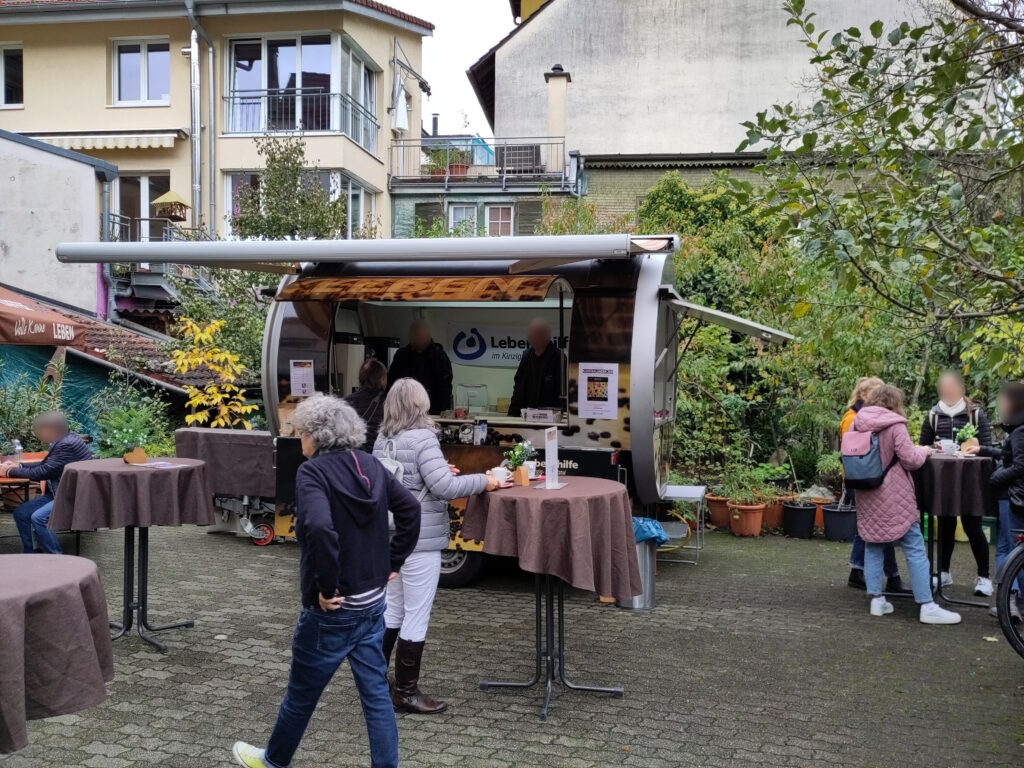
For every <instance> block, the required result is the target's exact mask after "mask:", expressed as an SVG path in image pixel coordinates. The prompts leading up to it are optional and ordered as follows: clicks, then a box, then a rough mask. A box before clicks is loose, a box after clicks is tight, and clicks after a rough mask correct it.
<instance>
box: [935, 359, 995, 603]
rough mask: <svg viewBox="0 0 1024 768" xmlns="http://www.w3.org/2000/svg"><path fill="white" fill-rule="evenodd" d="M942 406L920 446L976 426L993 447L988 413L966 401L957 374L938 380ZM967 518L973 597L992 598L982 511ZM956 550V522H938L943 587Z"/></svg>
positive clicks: (969, 513) (964, 519) (983, 440)
mask: <svg viewBox="0 0 1024 768" xmlns="http://www.w3.org/2000/svg"><path fill="white" fill-rule="evenodd" d="M938 390H939V402H938V403H936V404H935V407H933V408H932V409H931V411H929V412H928V417H927V418H926V419H925V420H924V424H922V425H921V440H920V443H919V444H920V445H924V446H932V445H935V444H936V443H937V442H939V441H940V440H954V441H956V442H960V441H959V440H957V438H956V433H957V432H958V431H959V430H960V429H961V428H963V427H964V426H966V425H968V424H970V425H973V426H974V427H975V428H976V429H977V431H978V434H977V438H978V443H980V444H981V445H984V446H990V445H992V427H991V426H990V425H989V423H988V419H987V418H985V412H984V411H982V410H981V407H980V406H978V405H977V404H976V403H972V402H971V400H970V398H968V397H967V390H966V387H965V386H964V380H963V377H962V376H961V375H960V374H959V373H957V372H956V371H946V372H945V373H943V374H942V375H941V376H939V384H938ZM965 512H966V513H967V514H963V515H961V516H960V521H961V523H962V525H963V527H964V532H965V533H966V534H967V538H968V540H969V541H970V542H971V552H973V553H974V560H975V562H976V563H977V565H978V577H977V579H975V582H974V594H976V595H984V596H985V597H990V596H991V595H992V580H991V578H989V557H988V539H986V538H985V532H984V531H983V530H982V528H981V516H982V514H983V510H980V509H977V510H965ZM954 546H956V518H955V517H940V518H939V565H940V567H939V570H940V571H941V573H940V575H939V578H940V579H942V586H943V587H949V586H952V584H953V577H952V576H951V575H950V572H949V567H950V563H951V562H952V559H953V547H954Z"/></svg>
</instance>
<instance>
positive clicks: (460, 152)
mask: <svg viewBox="0 0 1024 768" xmlns="http://www.w3.org/2000/svg"><path fill="white" fill-rule="evenodd" d="M390 170H391V176H390V179H389V184H390V185H391V186H394V185H395V184H410V185H443V186H444V188H445V189H448V188H450V187H452V186H458V185H471V184H481V183H483V184H496V185H500V186H501V188H502V189H505V188H506V187H508V186H510V185H518V186H521V185H524V184H535V185H538V186H544V185H547V186H551V187H556V188H559V189H566V188H567V187H568V185H569V177H568V163H567V158H566V155H565V139H564V138H562V137H560V136H559V137H550V136H548V137H517V138H494V139H483V138H478V137H472V138H466V139H463V138H458V139H447V138H441V137H432V136H424V137H422V138H419V139H397V140H395V141H393V142H392V143H391V148H390Z"/></svg>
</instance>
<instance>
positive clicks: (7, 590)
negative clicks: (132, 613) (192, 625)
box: [0, 554, 114, 752]
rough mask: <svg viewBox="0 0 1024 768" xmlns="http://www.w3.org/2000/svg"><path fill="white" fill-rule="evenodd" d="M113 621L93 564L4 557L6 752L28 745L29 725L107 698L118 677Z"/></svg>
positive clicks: (0, 587) (1, 705) (1, 672)
mask: <svg viewBox="0 0 1024 768" xmlns="http://www.w3.org/2000/svg"><path fill="white" fill-rule="evenodd" d="M108 622H109V613H108V610H107V599H106V596H105V594H104V592H103V584H102V582H101V581H100V575H99V571H98V570H97V568H96V564H95V563H94V562H92V561H91V560H86V559H85V558H82V557H71V556H69V555H38V554H33V555H0V649H2V652H0V752H12V751H15V750H18V749H21V748H22V747H24V746H25V745H26V744H27V743H28V730H27V727H26V721H28V720H37V719H40V718H44V717H52V716H54V715H63V714H69V713H71V712H78V711H79V710H82V709H85V708H87V707H92V706H95V705H96V704H99V703H100V702H102V701H103V700H104V699H105V698H106V697H107V691H106V685H105V684H106V683H107V682H109V681H110V680H112V679H113V678H114V654H113V649H112V648H111V643H110V630H109V626H108Z"/></svg>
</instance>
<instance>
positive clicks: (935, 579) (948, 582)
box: [932, 571, 953, 589]
mask: <svg viewBox="0 0 1024 768" xmlns="http://www.w3.org/2000/svg"><path fill="white" fill-rule="evenodd" d="M939 579H942V586H943V587H952V586H953V577H952V576H950V575H949V571H943V572H942V574H941V575H939V576H932V589H935V588H936V587H937V586H939Z"/></svg>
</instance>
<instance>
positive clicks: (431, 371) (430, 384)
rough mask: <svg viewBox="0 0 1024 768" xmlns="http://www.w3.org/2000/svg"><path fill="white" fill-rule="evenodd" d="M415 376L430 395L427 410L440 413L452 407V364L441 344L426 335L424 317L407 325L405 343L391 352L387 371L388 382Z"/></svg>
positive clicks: (426, 327) (427, 330)
mask: <svg viewBox="0 0 1024 768" xmlns="http://www.w3.org/2000/svg"><path fill="white" fill-rule="evenodd" d="M399 379H416V381H418V382H419V383H420V384H422V385H423V388H424V389H425V390H427V394H428V395H429V396H430V412H431V413H441V411H447V410H450V409H451V407H452V363H451V361H450V360H449V359H448V353H447V352H445V351H444V347H442V346H441V345H440V344H438V343H437V342H436V341H434V340H433V339H432V338H430V328H429V327H428V326H427V322H426V320H416V321H415V322H413V324H412V326H410V328H409V343H408V344H406V345H405V346H404V347H402V348H401V349H399V350H398V351H397V352H395V359H394V360H392V361H391V368H390V369H389V370H388V381H389V382H391V383H392V384H394V383H395V382H396V381H398V380H399Z"/></svg>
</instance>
